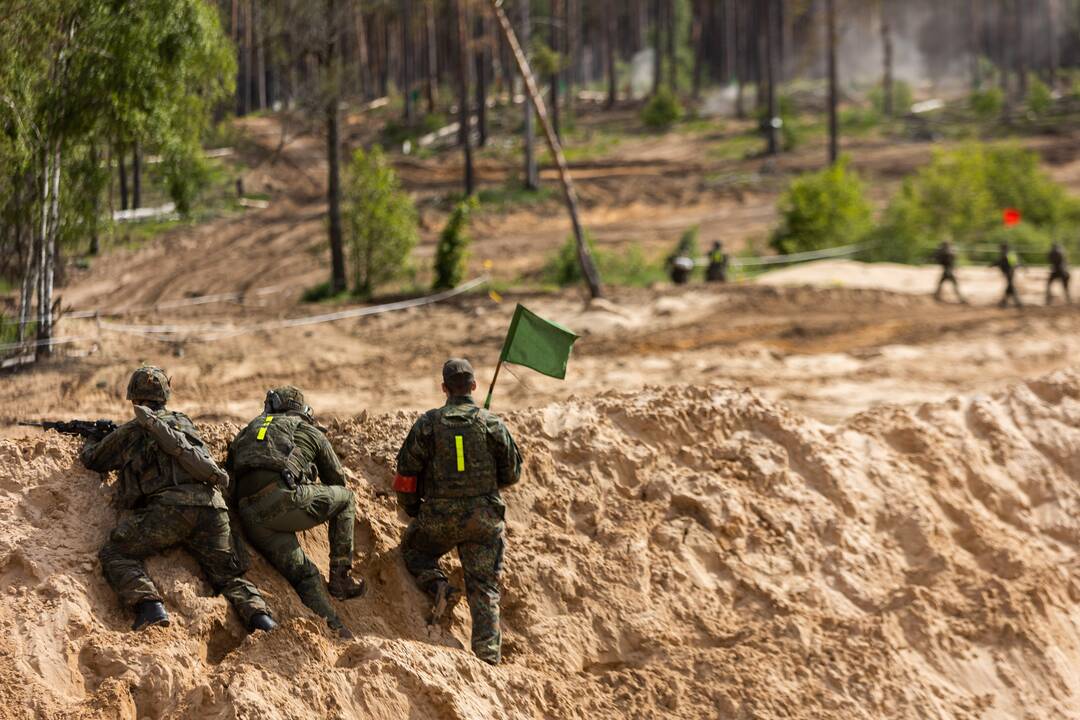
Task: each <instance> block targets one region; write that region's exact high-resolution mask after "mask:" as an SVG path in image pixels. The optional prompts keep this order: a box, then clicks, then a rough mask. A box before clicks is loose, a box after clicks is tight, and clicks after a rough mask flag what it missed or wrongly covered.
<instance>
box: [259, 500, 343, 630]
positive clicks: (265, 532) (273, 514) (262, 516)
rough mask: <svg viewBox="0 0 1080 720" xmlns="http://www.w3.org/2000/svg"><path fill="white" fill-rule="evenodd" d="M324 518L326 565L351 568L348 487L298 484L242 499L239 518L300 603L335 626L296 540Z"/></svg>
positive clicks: (322, 588)
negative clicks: (328, 552)
mask: <svg viewBox="0 0 1080 720" xmlns="http://www.w3.org/2000/svg"><path fill="white" fill-rule="evenodd" d="M328 520H329V521H330V527H329V539H330V566H331V567H334V566H345V567H351V566H352V554H353V525H354V522H355V520H356V504H355V501H354V499H353V494H352V491H350V490H349V489H348V488H345V487H341V486H339V485H300V486H299V487H297V488H296V490H291V491H290V490H287V489H285V488H277V489H274V490H272V491H270V492H268V493H266V494H265V495H261V496H258V497H255V498H253V499H251V500H250V501H249V500H247V499H244V500H241V501H240V521H241V522H242V523H243V525H244V531H245V533H246V534H247V538H248V540H250V541H251V544H252V545H254V546H255V547H256V548H257V549H258V551H259V552H261V553H262V554H263V557H265V558H266V559H267V561H268V562H269V563H270V564H271V565H273V566H274V567H275V568H277V571H278V572H280V573H281V575H282V576H283V577H284V578H285V579H286V580H288V581H289V584H291V585H292V586H293V588H294V589H295V590H296V594H297V595H299V596H300V600H301V602H303V603H304V604H305V605H307V606H308V607H309V608H311V609H312V610H314V611H315V612H316V613H318V614H319V615H321V616H322V617H324V618H326V620H327V621H328V622H329V623H330V625H331V626H332V627H335V628H336V627H339V626H340V625H341V620H340V619H339V618H338V615H337V613H336V612H335V611H334V608H333V606H332V605H331V604H330V596H329V595H328V594H327V592H326V585H325V583H324V582H323V578H322V574H321V573H320V572H319V568H317V567H315V563H313V562H311V560H309V559H308V557H307V555H305V554H304V550H303V549H302V548H301V547H300V541H299V540H297V538H296V533H298V532H301V531H303V530H310V529H312V528H313V527H315V526H317V525H322V524H323V523H325V522H327V521H328Z"/></svg>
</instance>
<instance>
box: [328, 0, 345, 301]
mask: <svg viewBox="0 0 1080 720" xmlns="http://www.w3.org/2000/svg"><path fill="white" fill-rule="evenodd" d="M325 63H326V70H327V71H328V72H327V75H328V77H329V78H330V82H329V83H328V87H327V92H328V93H329V97H328V98H327V100H326V107H325V113H326V160H327V190H326V199H327V206H328V212H329V230H330V291H331V292H332V293H333V294H335V295H336V294H338V293H341V292H344V290H345V285H346V280H345V241H344V237H343V233H342V229H341V108H340V104H341V95H340V93H341V78H340V76H339V58H338V42H337V0H326V59H325Z"/></svg>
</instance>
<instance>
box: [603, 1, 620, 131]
mask: <svg viewBox="0 0 1080 720" xmlns="http://www.w3.org/2000/svg"><path fill="white" fill-rule="evenodd" d="M604 10H605V12H606V14H607V18H606V20H605V22H604V31H605V32H604V50H605V52H606V53H607V76H608V96H607V109H608V110H610V109H611V108H613V107H615V103H616V102H618V100H619V72H618V71H619V68H618V65H617V64H616V62H615V45H616V43H618V41H619V11H618V3H617V0H607V5H606V7H605V8H604Z"/></svg>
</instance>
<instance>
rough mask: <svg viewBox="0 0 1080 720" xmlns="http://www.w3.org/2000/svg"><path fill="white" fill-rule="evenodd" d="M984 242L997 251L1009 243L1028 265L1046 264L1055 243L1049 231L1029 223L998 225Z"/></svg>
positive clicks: (987, 235)
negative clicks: (1047, 256)
mask: <svg viewBox="0 0 1080 720" xmlns="http://www.w3.org/2000/svg"><path fill="white" fill-rule="evenodd" d="M983 241H984V243H985V244H986V245H992V246H994V248H995V249H996V248H997V246H998V245H1000V244H1001V243H1003V242H1004V243H1009V245H1010V246H1011V247H1012V249H1013V250H1015V251H1016V252H1017V254H1018V255H1020V257H1021V258H1022V259H1023V260H1024V262H1026V263H1045V262H1046V254H1047V253H1048V252H1050V244H1051V243H1052V242H1053V240H1052V239H1051V233H1050V232H1049V231H1047V230H1044V229H1042V228H1038V227H1036V226H1034V225H1032V224H1031V223H1027V222H1022V223H1020V224H1019V225H1013V226H1012V227H1005V226H1004V225H998V226H997V227H996V228H994V229H993V230H991V231H990V232H989V233H987V234H986V236H985V237H984V238H983ZM988 262H989V259H988Z"/></svg>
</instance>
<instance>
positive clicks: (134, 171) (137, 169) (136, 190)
mask: <svg viewBox="0 0 1080 720" xmlns="http://www.w3.org/2000/svg"><path fill="white" fill-rule="evenodd" d="M141 207H142V150H141V149H140V148H139V143H138V142H136V143H135V144H134V145H132V146H131V208H132V209H133V210H138V209H139V208H141Z"/></svg>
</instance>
